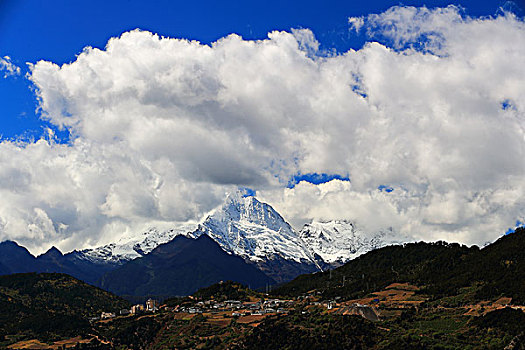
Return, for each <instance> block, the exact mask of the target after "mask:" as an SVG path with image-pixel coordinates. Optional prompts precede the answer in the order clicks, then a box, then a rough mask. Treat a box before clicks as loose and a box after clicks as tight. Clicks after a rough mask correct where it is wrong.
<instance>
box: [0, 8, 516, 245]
mask: <svg viewBox="0 0 525 350" xmlns="http://www.w3.org/2000/svg"><path fill="white" fill-rule="evenodd" d="M349 28H350V30H354V33H355V35H357V32H355V31H356V30H358V31H359V33H361V34H363V33H365V35H367V36H368V37H369V42H368V43H367V44H366V45H365V46H364V47H363V48H361V49H359V50H350V51H348V52H345V53H341V54H337V55H336V54H334V55H328V56H327V55H326V53H320V52H319V51H318V50H319V45H318V43H317V42H316V40H315V37H314V34H313V33H312V32H310V31H309V30H306V29H302V30H294V31H292V32H291V33H288V32H272V33H269V34H268V39H266V40H259V41H249V40H244V39H242V38H241V37H239V36H237V35H233V34H232V35H230V36H228V37H225V38H223V39H220V40H219V41H217V42H215V43H213V44H211V45H203V44H200V43H198V42H195V41H188V40H183V39H173V38H163V37H159V36H157V35H155V34H152V33H149V32H145V31H139V30H136V31H131V32H127V33H123V34H122V35H121V36H120V37H119V38H113V39H111V40H110V41H109V42H108V44H107V46H106V48H105V49H104V50H99V49H95V48H90V47H88V48H86V49H85V50H84V51H83V52H82V53H81V54H80V55H78V57H77V58H76V60H75V61H74V62H72V63H70V64H65V65H62V66H58V65H56V64H54V63H53V62H46V61H40V62H38V63H36V64H34V65H33V66H32V67H31V73H30V75H31V76H30V79H31V80H32V81H33V83H34V85H35V86H36V89H37V94H38V98H39V103H40V107H39V108H40V109H41V111H42V115H43V118H44V119H46V120H48V121H49V122H50V123H51V124H53V125H55V126H56V127H57V128H59V129H67V130H68V131H69V133H70V134H71V140H70V142H69V143H68V144H62V143H58V142H55V141H54V136H53V134H52V132H50V133H49V135H47V136H46V137H44V138H42V139H41V140H38V141H36V142H29V143H28V142H13V141H3V142H1V143H0V186H1V188H0V198H1V199H0V239H15V240H17V241H19V242H20V243H22V244H25V245H27V246H29V248H31V249H33V250H34V251H42V250H44V249H45V248H47V247H48V246H49V245H51V244H55V245H58V246H59V247H60V248H61V249H63V250H69V249H74V248H80V247H85V246H92V245H96V244H98V243H103V242H107V241H110V240H113V239H115V237H118V235H120V234H122V233H123V232H126V231H128V230H132V231H136V230H140V229H142V228H143V227H147V226H148V225H153V224H160V223H162V224H166V225H169V224H174V223H176V222H180V221H187V220H196V219H199V218H200V216H201V215H203V214H204V213H206V212H207V211H208V210H210V209H212V208H213V207H214V206H216V205H217V204H219V203H220V202H221V200H222V199H223V197H224V194H225V193H226V192H228V191H231V190H234V189H235V188H237V187H239V186H241V187H250V188H254V189H256V190H257V191H258V196H259V197H261V198H262V199H264V200H266V201H268V202H269V203H270V204H272V205H274V206H275V207H276V209H277V210H278V211H280V212H281V214H283V216H284V217H286V218H287V219H289V220H290V221H291V222H292V223H293V224H294V225H296V226H300V225H301V224H302V223H304V222H305V221H308V220H311V219H314V218H315V219H336V218H337V219H342V218H344V219H350V220H355V221H357V222H358V223H359V224H360V225H362V226H365V227H366V228H368V229H370V230H375V229H379V228H387V227H392V228H393V229H394V230H395V231H396V232H400V233H403V234H407V235H409V236H411V237H413V238H414V239H425V240H436V239H446V240H450V241H460V242H464V243H469V244H472V243H478V244H479V243H484V242H486V241H489V240H493V239H495V238H496V237H497V236H498V235H499V234H500V233H502V232H504V231H506V229H507V228H509V227H511V226H512V225H513V223H515V222H516V220H522V219H523V217H524V216H525V199H524V196H523V194H524V190H525V176H524V175H525V162H524V161H523V160H524V159H525V158H524V156H525V154H524V151H525V133H524V130H525V129H524V127H525V114H524V113H525V112H524V111H525V83H524V82H525V65H523V57H525V23H524V22H523V20H522V19H519V18H516V17H515V16H514V15H512V14H510V13H504V14H501V15H499V16H497V17H490V18H470V17H467V16H465V15H463V14H462V13H461V11H460V10H458V9H457V8H456V7H447V8H437V9H426V8H413V7H394V8H391V9H390V10H388V11H386V12H385V13H382V14H377V15H370V16H368V17H363V18H351V19H350V20H349ZM310 173H314V174H315V173H317V174H321V173H324V174H340V175H341V177H346V176H348V177H349V178H350V181H342V180H338V179H334V180H332V181H329V182H327V183H324V184H318V185H315V184H312V183H308V182H305V181H303V182H300V183H298V184H296V185H295V187H293V188H288V186H287V184H288V183H289V181H290V179H292V178H294V176H297V174H310ZM381 186H383V187H381ZM385 186H387V187H388V188H389V189H392V190H391V191H384V190H382V188H385ZM522 221H523V220H522Z"/></svg>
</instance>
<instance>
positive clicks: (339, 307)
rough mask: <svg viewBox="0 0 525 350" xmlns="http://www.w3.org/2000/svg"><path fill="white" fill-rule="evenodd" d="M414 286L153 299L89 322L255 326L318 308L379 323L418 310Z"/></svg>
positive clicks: (401, 285) (419, 301)
mask: <svg viewBox="0 0 525 350" xmlns="http://www.w3.org/2000/svg"><path fill="white" fill-rule="evenodd" d="M416 290H417V287H415V286H411V285H409V284H406V283H405V284H399V283H394V284H392V285H390V286H388V287H386V288H385V290H383V291H379V292H375V293H372V294H371V296H369V297H367V298H361V299H355V300H347V301H341V298H340V297H335V298H333V299H329V300H322V299H321V297H320V295H318V293H317V292H315V291H312V292H310V293H307V294H305V295H302V296H299V297H297V298H295V299H278V298H269V297H268V294H263V295H261V296H250V297H249V300H244V301H241V300H223V301H221V300H215V299H213V298H210V299H207V300H200V299H199V298H195V297H193V296H189V297H187V299H186V300H185V301H184V302H181V303H180V304H177V305H175V306H168V305H161V304H160V302H159V301H158V300H156V299H148V300H147V301H146V302H145V303H144V304H136V305H133V306H132V307H131V308H130V309H129V310H128V309H123V310H120V312H119V314H118V315H117V314H116V313H114V312H103V313H102V314H101V315H100V317H94V318H92V321H100V320H109V319H112V318H115V317H129V316H135V315H146V314H150V315H153V314H155V313H158V312H162V313H173V314H176V315H178V316H176V317H177V318H186V317H192V315H197V314H203V315H205V316H207V317H209V318H210V320H214V319H215V320H224V319H231V318H236V319H237V321H238V322H241V323H254V325H257V324H258V323H259V322H260V321H261V320H262V319H264V318H265V317H266V316H269V315H276V314H287V313H289V312H291V311H292V310H295V309H297V308H301V310H302V313H309V312H311V311H312V310H314V309H317V310H319V309H321V310H324V312H327V313H333V314H337V315H358V316H361V317H363V318H366V319H368V320H370V321H379V320H381V319H382V318H388V317H393V316H399V315H400V314H401V312H402V310H404V309H407V308H411V307H417V306H418V305H419V304H421V303H422V302H424V301H425V299H424V298H422V297H419V296H416V295H415V292H416Z"/></svg>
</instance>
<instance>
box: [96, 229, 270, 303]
mask: <svg viewBox="0 0 525 350" xmlns="http://www.w3.org/2000/svg"><path fill="white" fill-rule="evenodd" d="M221 280H223V281H226V280H232V281H236V282H240V283H243V284H246V285H249V286H251V287H252V288H259V287H262V286H265V285H266V284H267V283H275V282H274V281H273V280H272V279H271V278H269V277H267V276H266V275H264V274H263V273H262V272H261V271H259V270H257V269H256V268H255V267H254V266H252V265H249V264H247V263H246V262H245V261H244V260H243V259H241V258H240V257H237V256H232V255H229V254H227V253H226V252H224V251H223V250H222V249H221V247H220V246H219V245H218V244H217V243H215V242H214V241H213V240H212V239H211V238H209V237H208V236H205V235H203V236H201V237H199V238H197V239H191V238H187V237H184V236H177V237H175V238H174V239H173V240H172V241H171V242H169V243H165V244H161V245H159V246H158V247H157V248H155V249H154V250H153V251H152V252H151V253H150V254H148V255H145V256H144V257H141V258H137V259H135V260H132V261H130V262H128V263H126V264H124V265H123V266H122V267H120V268H118V269H116V270H114V271H111V272H109V273H107V274H106V275H105V276H104V278H103V279H102V283H101V285H102V287H103V288H104V289H107V290H109V291H112V292H114V293H117V294H120V295H134V296H145V295H166V296H168V295H188V294H191V293H193V292H195V291H196V290H197V289H199V288H201V287H205V286H208V285H211V284H213V283H217V282H219V281H221Z"/></svg>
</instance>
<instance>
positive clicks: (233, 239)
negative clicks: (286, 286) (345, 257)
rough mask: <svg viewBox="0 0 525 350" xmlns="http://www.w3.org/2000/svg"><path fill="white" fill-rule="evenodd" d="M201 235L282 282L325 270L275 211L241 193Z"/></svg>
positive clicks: (208, 220) (211, 218) (210, 218)
mask: <svg viewBox="0 0 525 350" xmlns="http://www.w3.org/2000/svg"><path fill="white" fill-rule="evenodd" d="M201 235H208V236H209V237H211V238H212V239H213V240H214V241H215V242H217V243H218V244H219V245H220V246H221V248H222V249H223V250H225V251H226V252H227V253H230V254H233V255H237V256H240V257H242V258H244V259H245V260H246V261H247V262H250V263H253V264H255V265H257V267H259V269H261V270H262V271H264V272H265V273H266V274H267V275H268V276H270V277H272V278H273V279H275V280H276V281H279V282H281V281H284V280H287V279H289V278H293V277H295V276H297V275H299V274H302V273H307V272H313V271H319V270H322V267H323V266H324V263H323V262H322V261H321V260H320V259H319V258H318V257H317V256H316V255H315V254H313V253H312V252H311V250H310V249H309V248H308V246H307V244H306V243H305V242H304V241H303V240H302V239H301V237H300V236H299V235H298V233H297V232H296V231H295V230H294V229H293V228H292V226H290V224H289V223H287V222H286V221H285V220H284V219H283V217H282V216H281V215H280V214H279V213H278V212H277V211H275V209H273V208H272V207H271V206H270V205H268V204H266V203H261V202H260V201H258V200H257V198H255V197H253V196H245V195H243V194H242V193H241V192H240V191H237V192H235V193H231V194H230V195H228V197H227V198H226V200H225V201H224V203H223V204H222V205H221V206H220V207H218V208H217V209H215V210H214V211H213V212H212V213H211V214H210V215H209V216H208V217H206V219H204V221H203V222H202V223H201V224H200V225H199V226H198V228H197V230H196V231H195V232H193V233H191V236H193V237H200V236H201Z"/></svg>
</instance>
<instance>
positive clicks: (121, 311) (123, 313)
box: [119, 309, 130, 316]
mask: <svg viewBox="0 0 525 350" xmlns="http://www.w3.org/2000/svg"><path fill="white" fill-rule="evenodd" d="M119 313H120V316H127V315H129V314H130V311H129V310H128V309H122V310H120V312H119Z"/></svg>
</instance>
